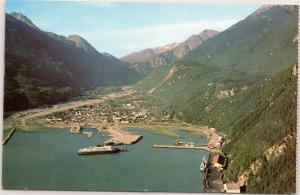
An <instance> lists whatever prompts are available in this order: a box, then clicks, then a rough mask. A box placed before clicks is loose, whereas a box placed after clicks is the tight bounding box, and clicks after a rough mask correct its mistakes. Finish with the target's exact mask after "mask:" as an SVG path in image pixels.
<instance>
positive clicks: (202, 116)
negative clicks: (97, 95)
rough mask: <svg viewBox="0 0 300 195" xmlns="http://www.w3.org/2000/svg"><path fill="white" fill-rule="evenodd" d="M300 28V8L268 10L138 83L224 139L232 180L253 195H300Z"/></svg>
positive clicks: (179, 113)
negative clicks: (298, 188)
mask: <svg viewBox="0 0 300 195" xmlns="http://www.w3.org/2000/svg"><path fill="white" fill-rule="evenodd" d="M297 21H298V6H263V7H262V8H260V9H259V10H257V11H256V12H255V13H253V14H251V15H250V16H248V17H247V18H246V19H245V20H242V21H240V22H239V23H237V24H235V25H234V26H232V27H231V28H229V29H228V30H225V31H223V32H221V33H220V34H218V35H216V36H215V37H213V38H211V39H209V40H208V41H206V42H205V43H203V44H202V45H200V46H199V47H197V48H195V49H194V50H192V51H191V52H190V53H188V54H187V55H186V56H185V57H184V58H183V59H182V60H181V61H177V62H176V63H174V64H173V66H170V67H164V68H159V69H157V70H155V71H153V72H151V74H149V75H148V77H147V78H145V79H143V80H142V81H140V82H139V83H138V84H137V88H138V89H140V90H141V91H144V92H145V93H148V94H152V95H155V96H159V97H161V98H163V99H165V100H166V101H168V102H169V104H171V105H173V107H174V109H175V115H174V117H175V118H177V119H181V120H183V121H186V122H191V123H194V124H200V125H208V126H209V127H213V128H216V129H217V130H218V131H222V132H224V133H226V134H227V141H228V144H227V145H226V147H225V148H224V152H225V153H226V154H228V155H229V159H230V161H229V162H230V163H229V168H228V170H227V171H226V173H225V175H226V180H228V181H235V182H239V183H241V182H242V183H245V184H246V186H247V192H273V193H292V192H295V177H296V173H295V167H296V166H295V162H296V153H295V151H296V145H295V143H296V141H295V140H296V107H297V64H298V62H297V44H298V39H297V36H298V34H297ZM253 167H256V168H255V169H254V170H253ZM285 181H288V183H289V185H285V184H286V182H285Z"/></svg>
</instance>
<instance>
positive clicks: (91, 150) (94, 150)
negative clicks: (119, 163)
mask: <svg viewBox="0 0 300 195" xmlns="http://www.w3.org/2000/svg"><path fill="white" fill-rule="evenodd" d="M118 152H121V149H119V148H113V147H112V146H106V145H104V146H90V147H87V148H81V149H79V150H78V154H79V155H91V154H110V153H118Z"/></svg>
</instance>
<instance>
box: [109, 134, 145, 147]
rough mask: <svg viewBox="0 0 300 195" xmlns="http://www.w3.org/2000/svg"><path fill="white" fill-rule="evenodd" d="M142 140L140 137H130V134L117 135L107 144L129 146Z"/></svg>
mask: <svg viewBox="0 0 300 195" xmlns="http://www.w3.org/2000/svg"><path fill="white" fill-rule="evenodd" d="M142 138H143V136H142V135H132V134H127V135H117V136H113V137H112V138H111V139H109V140H108V141H107V142H111V143H119V144H126V145H129V144H135V143H137V142H138V141H139V140H141V139H142Z"/></svg>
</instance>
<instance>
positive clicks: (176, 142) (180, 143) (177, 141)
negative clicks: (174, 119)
mask: <svg viewBox="0 0 300 195" xmlns="http://www.w3.org/2000/svg"><path fill="white" fill-rule="evenodd" d="M183 144H185V142H182V141H180V140H179V137H177V139H176V141H175V145H176V146H180V145H183Z"/></svg>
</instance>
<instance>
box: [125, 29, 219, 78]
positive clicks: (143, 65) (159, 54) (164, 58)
mask: <svg viewBox="0 0 300 195" xmlns="http://www.w3.org/2000/svg"><path fill="white" fill-rule="evenodd" d="M218 33H219V32H217V31H215V30H204V31H203V32H201V33H200V34H198V35H192V36H190V37H189V38H188V39H187V40H185V41H183V42H182V43H171V44H168V45H165V46H160V47H156V48H148V49H144V50H142V51H138V52H134V53H131V54H128V55H126V56H124V57H122V58H121V60H123V61H125V62H128V63H130V64H132V67H133V68H134V69H136V70H137V71H139V72H142V73H149V72H151V70H153V69H154V68H157V67H160V66H164V65H170V64H172V63H174V62H175V61H176V60H178V59H181V58H182V57H183V56H185V55H186V54H187V53H188V52H190V51H192V50H193V49H194V48H196V47H197V46H199V45H201V44H202V43H204V42H205V41H206V40H208V39H210V38H212V37H214V36H215V35H217V34H218Z"/></svg>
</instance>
